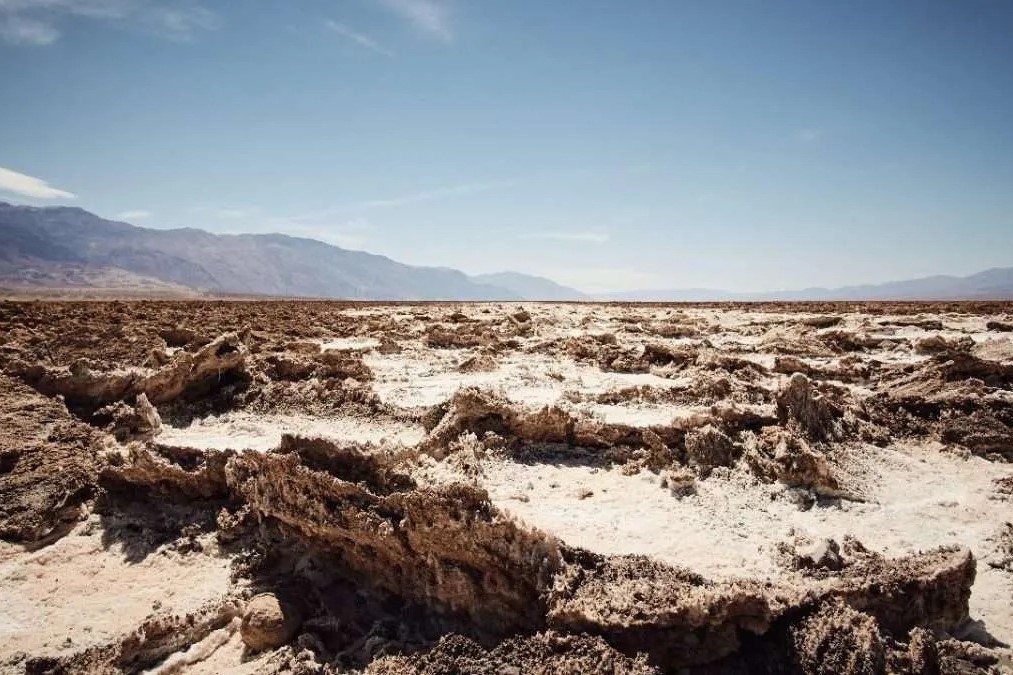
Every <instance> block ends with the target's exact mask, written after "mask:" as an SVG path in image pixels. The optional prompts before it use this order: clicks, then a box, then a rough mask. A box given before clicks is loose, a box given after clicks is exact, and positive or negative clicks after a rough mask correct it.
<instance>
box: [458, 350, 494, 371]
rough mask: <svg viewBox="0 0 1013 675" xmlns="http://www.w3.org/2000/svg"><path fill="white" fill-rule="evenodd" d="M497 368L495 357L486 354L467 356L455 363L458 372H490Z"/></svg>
mask: <svg viewBox="0 0 1013 675" xmlns="http://www.w3.org/2000/svg"><path fill="white" fill-rule="evenodd" d="M496 368H498V364H497V363H496V359H494V358H493V357H491V356H489V355H488V354H476V355H474V356H469V357H468V358H466V359H465V360H463V361H461V363H459V364H458V365H457V372H459V373H491V372H492V371H494V370H496Z"/></svg>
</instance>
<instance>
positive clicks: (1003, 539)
mask: <svg viewBox="0 0 1013 675" xmlns="http://www.w3.org/2000/svg"><path fill="white" fill-rule="evenodd" d="M992 542H993V544H994V546H995V554H994V555H993V556H992V557H991V559H989V560H988V565H989V566H990V567H994V568H996V569H1000V570H1005V571H1006V572H1010V573H1011V574H1013V523H1003V526H1002V527H1001V528H1000V529H999V532H997V533H996V535H995V536H994V537H992Z"/></svg>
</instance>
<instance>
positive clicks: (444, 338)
mask: <svg viewBox="0 0 1013 675" xmlns="http://www.w3.org/2000/svg"><path fill="white" fill-rule="evenodd" d="M498 341H499V339H498V338H497V337H496V335H495V334H493V333H492V332H491V331H489V330H485V331H482V330H481V329H479V328H469V329H465V328H464V327H462V326H460V325H458V326H454V327H452V328H447V327H444V326H441V325H439V324H433V325H430V326H429V327H428V328H426V334H425V345H426V346H427V347H432V348H433V349H468V348H471V347H483V346H493V345H495V344H496V343H497V342H498Z"/></svg>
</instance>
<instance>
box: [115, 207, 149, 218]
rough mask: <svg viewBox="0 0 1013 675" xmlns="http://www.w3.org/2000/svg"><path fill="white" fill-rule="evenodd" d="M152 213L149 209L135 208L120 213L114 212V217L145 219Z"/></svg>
mask: <svg viewBox="0 0 1013 675" xmlns="http://www.w3.org/2000/svg"><path fill="white" fill-rule="evenodd" d="M152 215H153V214H152V213H151V211H145V210H144V209H137V210H135V211H123V212H122V213H118V214H116V217H117V218H119V219H120V220H126V221H131V220H145V219H147V218H150V217H151V216H152Z"/></svg>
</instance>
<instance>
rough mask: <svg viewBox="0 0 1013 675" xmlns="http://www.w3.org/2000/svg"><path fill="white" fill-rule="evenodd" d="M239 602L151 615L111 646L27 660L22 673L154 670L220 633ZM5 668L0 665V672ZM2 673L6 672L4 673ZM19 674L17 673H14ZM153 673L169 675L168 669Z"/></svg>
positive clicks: (224, 601) (231, 600) (216, 602)
mask: <svg viewBox="0 0 1013 675" xmlns="http://www.w3.org/2000/svg"><path fill="white" fill-rule="evenodd" d="M238 614H239V602H238V601H237V600H236V599H235V598H232V597H228V596H226V597H222V598H218V599H216V600H213V601H211V602H208V603H206V604H205V605H204V606H202V607H200V608H199V609H198V610H197V611H196V612H192V613H189V614H186V615H185V616H179V615H166V614H164V613H155V614H153V615H152V616H151V617H149V618H148V619H146V620H145V621H144V623H142V624H141V625H140V626H138V627H137V629H136V630H135V631H134V632H133V633H130V634H127V635H124V636H120V637H118V638H117V639H115V640H114V641H112V642H109V643H107V644H104V645H98V646H96V647H92V648H89V649H85V650H83V651H77V652H73V651H71V652H70V653H69V654H68V655H66V656H40V657H31V656H30V657H28V658H26V659H25V660H24V661H23V663H21V664H17V665H21V666H22V667H23V670H22V671H20V672H24V673H27V674H30V675H35V674H39V675H41V674H42V673H68V674H69V673H123V672H128V673H137V672H141V671H142V670H144V669H146V668H152V667H154V666H158V665H159V664H160V663H161V662H163V661H165V660H166V659H167V658H168V657H171V656H173V655H175V654H177V653H178V652H180V651H181V650H184V649H186V648H187V647H189V646H190V645H194V644H197V643H199V642H201V640H203V639H204V638H206V637H207V636H209V635H210V634H212V633H213V632H215V631H218V630H221V629H223V628H225V627H227V626H229V624H230V623H231V622H232V621H233V620H234V619H235V618H236V617H237V616H238ZM5 665H6V664H3V663H0V669H2V668H3V667H4V666H5ZM4 672H7V671H6V670H5V671H4ZM15 672H19V671H15ZM154 672H156V673H158V672H162V673H165V672H172V671H171V669H166V670H155V671H154Z"/></svg>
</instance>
